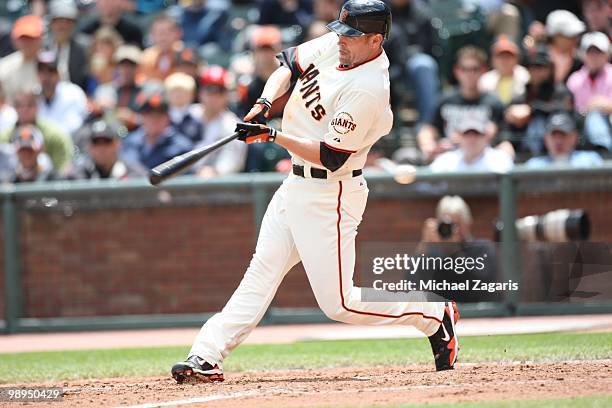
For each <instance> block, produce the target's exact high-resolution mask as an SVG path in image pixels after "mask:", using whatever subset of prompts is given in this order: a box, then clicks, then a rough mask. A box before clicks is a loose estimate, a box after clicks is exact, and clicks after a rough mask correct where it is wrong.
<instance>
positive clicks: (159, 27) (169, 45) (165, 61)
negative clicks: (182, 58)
mask: <svg viewBox="0 0 612 408" xmlns="http://www.w3.org/2000/svg"><path fill="white" fill-rule="evenodd" d="M149 35H150V37H151V41H152V43H153V45H152V46H150V47H149V48H147V49H145V50H144V52H143V53H142V58H141V60H140V72H141V74H142V75H143V76H144V79H145V80H151V79H156V80H160V81H163V80H164V79H166V77H167V76H168V75H170V74H171V73H172V72H174V65H175V62H176V53H177V51H180V50H181V49H182V43H181V36H182V35H183V33H182V31H181V28H180V27H179V25H178V24H177V22H176V21H175V20H174V19H173V18H172V17H170V16H169V15H167V14H160V15H159V16H157V17H156V18H155V19H154V20H153V22H152V23H151V28H150V29H149Z"/></svg>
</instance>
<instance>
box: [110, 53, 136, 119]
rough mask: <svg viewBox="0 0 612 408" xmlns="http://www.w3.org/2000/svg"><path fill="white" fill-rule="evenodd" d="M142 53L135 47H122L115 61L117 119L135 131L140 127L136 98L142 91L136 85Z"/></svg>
mask: <svg viewBox="0 0 612 408" xmlns="http://www.w3.org/2000/svg"><path fill="white" fill-rule="evenodd" d="M141 55H142V52H141V51H140V48H138V47H137V46H135V45H122V46H120V47H119V48H117V51H116V52H115V55H114V56H113V60H114V62H115V64H116V67H117V69H116V75H117V77H116V79H115V81H114V84H113V86H114V89H115V92H116V94H117V104H116V106H117V118H118V119H119V120H120V121H121V122H122V123H123V124H124V125H125V126H126V127H127V128H128V130H130V131H131V130H134V129H135V128H136V127H137V125H138V117H137V114H136V110H137V108H138V104H137V103H136V97H137V96H138V94H139V93H140V91H141V87H140V85H138V84H137V83H136V74H137V72H138V64H140V58H141Z"/></svg>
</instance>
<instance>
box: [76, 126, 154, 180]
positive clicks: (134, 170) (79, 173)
mask: <svg viewBox="0 0 612 408" xmlns="http://www.w3.org/2000/svg"><path fill="white" fill-rule="evenodd" d="M88 127H89V128H88V135H89V140H88V142H87V154H85V155H82V156H81V157H79V158H78V159H76V160H75V161H74V163H73V164H72V166H71V168H70V170H69V171H68V174H67V178H68V179H71V180H90V179H116V180H125V179H128V178H134V177H144V176H145V175H146V174H147V171H146V169H145V168H144V167H142V166H140V165H139V164H138V163H130V162H128V161H125V160H120V159H119V150H120V148H121V139H120V137H119V136H120V135H119V133H118V132H117V129H116V128H115V127H113V126H111V125H110V124H108V123H106V122H105V121H104V120H98V121H95V122H93V123H92V124H91V125H88Z"/></svg>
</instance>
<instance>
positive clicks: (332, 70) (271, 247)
mask: <svg viewBox="0 0 612 408" xmlns="http://www.w3.org/2000/svg"><path fill="white" fill-rule="evenodd" d="M327 27H328V28H329V29H330V30H331V31H333V32H332V33H327V34H325V35H323V36H321V37H318V38H315V39H314V40H311V41H309V42H307V43H304V44H301V45H299V46H297V47H293V48H289V49H286V50H284V51H282V52H281V54H280V55H279V60H280V61H281V66H280V67H278V68H277V69H276V70H275V71H274V73H273V74H272V75H271V76H270V78H269V79H268V81H267V82H266V86H265V87H264V90H263V92H262V94H261V97H260V99H259V100H258V101H257V103H256V104H255V105H254V106H253V108H252V109H251V111H250V112H249V113H248V114H247V115H246V116H245V118H244V119H245V120H246V121H250V122H245V123H238V125H237V127H236V130H237V131H238V132H239V133H240V136H239V139H240V140H242V141H244V142H245V143H247V144H250V143H261V142H267V143H276V144H277V145H280V146H282V147H283V148H285V149H287V150H288V151H289V152H290V153H291V158H292V162H293V171H292V173H291V174H290V175H289V176H288V177H287V178H286V179H285V181H284V182H283V184H282V185H281V187H280V188H279V189H278V190H277V191H276V193H275V194H274V197H273V198H272V201H271V202H270V204H269V205H268V209H267V211H266V214H265V216H264V218H263V221H262V225H261V229H260V233H259V238H258V242H257V247H256V250H255V254H254V256H253V259H252V261H251V263H250V265H249V267H248V269H247V271H246V273H245V275H244V278H243V279H242V281H241V282H240V285H239V286H238V288H237V289H236V291H235V292H234V294H233V295H232V297H231V299H230V300H229V302H228V303H227V304H226V306H225V307H224V308H223V310H222V311H221V312H220V313H217V314H216V315H214V316H213V317H211V318H210V319H209V320H208V321H207V322H206V323H205V324H204V326H203V327H202V329H201V330H200V333H199V335H198V336H197V338H196V340H195V342H194V344H193V347H192V349H191V351H190V352H189V354H188V359H187V361H183V362H179V363H177V364H175V365H174V366H173V367H172V371H171V372H172V376H173V377H174V378H175V380H176V381H178V382H184V381H187V380H194V379H195V380H204V381H222V380H223V368H222V363H223V359H224V358H225V357H227V355H228V354H229V353H230V352H231V351H232V350H233V349H235V348H236V347H237V346H238V345H239V344H240V343H241V342H242V341H243V340H244V339H245V338H246V337H247V336H248V334H249V333H250V332H251V330H252V329H253V328H254V327H255V326H256V325H257V323H258V322H259V320H260V319H261V318H262V317H263V315H264V313H265V311H266V309H267V307H268V305H269V304H270V302H271V301H272V298H273V297H274V295H275V293H276V290H277V288H278V287H279V285H280V283H281V281H282V280H283V278H284V276H285V274H286V273H287V272H289V270H290V269H291V268H293V266H294V265H296V264H297V263H298V262H300V261H301V262H302V264H303V266H304V269H305V270H306V274H307V275H308V280H309V282H310V285H311V287H312V290H313V292H314V295H315V298H316V300H317V303H318V304H319V306H320V307H321V309H322V310H323V312H324V313H325V314H326V315H327V316H328V317H329V318H330V319H333V320H336V321H341V322H345V323H351V324H372V325H380V324H398V325H409V326H414V327H416V328H417V329H418V330H420V331H421V332H422V333H423V334H425V335H426V336H428V337H429V340H430V343H431V346H432V350H433V354H434V359H435V366H436V369H437V370H448V369H452V368H453V366H454V364H455V361H456V357H457V351H458V346H459V344H458V340H457V337H456V335H455V330H454V322H455V321H456V319H457V318H458V313H457V311H456V309H455V308H454V303H452V302H449V303H443V302H424V301H423V298H420V300H421V301H419V302H409V301H401V302H398V301H397V298H396V297H395V294H394V293H389V292H384V291H380V292H378V293H377V297H378V300H379V301H376V302H371V301H367V300H364V297H363V296H362V295H363V294H364V293H366V292H369V291H367V288H362V287H356V286H355V285H354V283H353V273H354V268H355V259H356V251H355V238H356V236H357V227H358V226H359V224H360V223H361V219H362V215H363V212H364V210H365V206H366V201H367V196H368V188H367V184H366V180H365V179H364V177H363V174H362V168H363V166H364V164H365V162H366V157H367V154H368V152H369V150H370V148H371V147H372V145H373V144H374V143H376V142H377V141H378V140H379V139H380V138H381V137H383V136H385V135H386V134H388V133H389V131H390V130H391V127H392V124H393V114H392V112H391V107H390V106H389V71H388V68H389V60H388V58H387V56H386V54H385V52H384V50H383V48H382V44H383V41H384V40H385V39H386V38H387V37H388V34H389V31H390V29H391V11H390V9H389V7H388V6H387V5H386V4H385V3H383V2H382V1H379V0H349V1H348V2H347V3H345V4H344V6H343V7H342V10H341V11H340V16H339V18H338V20H336V21H334V22H332V23H330V24H329V25H328V26H327ZM292 85H293V90H292V91H291V96H290V97H289V100H288V102H287V104H286V106H285V108H284V114H283V123H282V130H277V129H274V128H272V127H269V126H266V125H265V124H263V123H262V122H261V121H265V117H266V113H267V111H268V110H269V108H270V107H271V105H272V102H274V101H275V100H276V99H278V98H279V97H280V96H281V95H283V94H285V93H286V92H287V91H289V89H291V88H292ZM256 121H259V122H256ZM370 290H373V289H372V288H370ZM381 296H382V299H385V297H386V300H387V301H380V300H381Z"/></svg>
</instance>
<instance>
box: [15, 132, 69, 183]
mask: <svg viewBox="0 0 612 408" xmlns="http://www.w3.org/2000/svg"><path fill="white" fill-rule="evenodd" d="M11 143H12V145H13V147H14V149H15V153H16V155H17V160H18V161H17V165H16V166H15V169H14V172H13V174H12V175H11V177H10V181H11V182H12V183H24V182H32V181H48V180H54V179H55V178H57V175H56V173H55V170H54V169H53V164H52V162H51V160H50V159H49V156H47V155H46V154H45V152H44V140H43V136H42V134H41V133H40V130H38V128H37V127H36V126H32V125H24V126H19V127H18V128H17V129H15V131H14V132H13V134H12V135H11Z"/></svg>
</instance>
